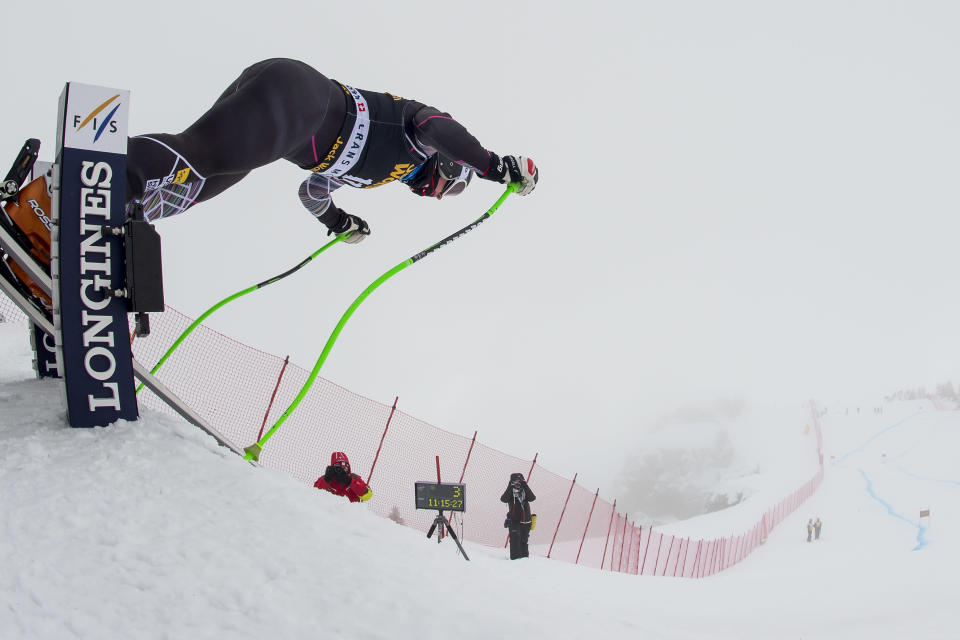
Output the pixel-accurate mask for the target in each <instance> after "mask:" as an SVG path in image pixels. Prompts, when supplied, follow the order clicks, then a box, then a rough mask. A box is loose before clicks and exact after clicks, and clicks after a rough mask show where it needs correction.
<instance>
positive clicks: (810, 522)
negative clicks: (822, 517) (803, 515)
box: [807, 518, 813, 542]
mask: <svg viewBox="0 0 960 640" xmlns="http://www.w3.org/2000/svg"><path fill="white" fill-rule="evenodd" d="M812 539H813V518H810V519H808V520H807V542H810V540H812Z"/></svg>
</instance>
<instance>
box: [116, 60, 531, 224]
mask: <svg viewBox="0 0 960 640" xmlns="http://www.w3.org/2000/svg"><path fill="white" fill-rule="evenodd" d="M281 158H282V159H284V160H287V161H288V162H291V163H293V164H295V165H297V166H299V167H300V168H302V169H305V170H306V171H309V172H311V173H310V176H309V177H308V178H307V179H306V180H304V181H303V183H302V184H301V185H300V194H299V195H300V200H301V201H302V202H303V205H304V206H305V207H306V208H307V210H308V211H309V212H310V213H311V214H313V216H314V217H316V218H317V219H318V220H319V221H320V222H321V223H323V224H324V225H326V227H327V228H328V229H329V230H330V232H331V233H338V234H339V233H345V232H347V231H349V232H351V235H350V236H349V237H348V238H346V242H349V243H356V242H359V241H361V240H363V238H364V237H366V236H367V235H369V234H370V227H369V226H368V225H367V223H366V222H365V221H364V220H363V219H361V218H360V217H359V216H356V215H352V214H348V213H346V212H345V211H343V210H342V209H340V208H339V207H337V206H336V205H335V204H334V203H333V201H332V199H331V194H332V193H333V192H334V191H335V190H336V189H338V188H339V187H342V186H350V187H354V188H359V189H369V188H372V187H379V186H381V185H385V184H389V183H391V182H400V183H403V184H405V185H406V186H407V187H409V188H410V190H411V191H412V192H413V193H415V194H416V195H419V196H429V197H434V198H441V197H444V196H452V195H456V194H458V193H460V192H462V191H463V190H464V189H465V188H466V186H467V185H468V184H469V182H470V179H471V178H472V177H473V175H474V174H476V176H477V177H478V178H482V179H484V180H491V181H493V182H499V183H502V184H509V183H514V182H515V183H517V191H516V193H517V194H518V195H522V196H523V195H527V194H529V193H530V192H531V191H533V189H534V187H535V186H536V184H537V180H538V178H539V174H538V171H537V167H536V165H535V164H534V163H533V160H531V159H530V158H528V157H525V156H514V155H505V156H499V155H497V154H496V153H493V152H492V151H489V150H488V149H487V148H486V147H484V146H483V145H481V144H480V142H479V141H477V139H476V138H474V137H473V135H471V134H470V132H469V131H467V129H466V128H465V127H464V126H463V125H462V124H460V123H459V122H457V121H456V120H454V119H453V117H451V116H450V114H449V113H445V112H443V111H440V110H439V109H437V108H435V107H432V106H429V105H426V104H423V103H421V102H418V101H416V100H411V99H406V98H401V97H399V96H396V95H393V94H390V93H384V92H376V91H368V90H361V89H355V88H353V87H351V86H349V85H346V84H344V83H341V82H337V81H336V80H333V79H331V78H328V77H326V76H324V75H323V74H322V73H320V72H319V71H317V70H316V69H314V68H312V67H310V66H309V65H307V64H305V63H303V62H300V61H299V60H291V59H289V58H271V59H269V60H262V61H260V62H257V63H256V64H254V65H252V66H250V67H248V68H247V69H245V70H244V71H243V73H241V74H240V77H238V78H237V79H236V80H235V81H234V82H233V83H232V84H230V86H228V87H227V89H226V90H225V91H224V92H223V94H222V95H221V96H220V97H219V98H218V99H217V100H216V102H214V104H213V105H212V106H211V107H210V108H209V109H208V110H207V111H206V112H205V113H204V114H203V115H202V116H201V117H200V118H199V119H198V120H197V121H196V122H195V123H193V124H192V125H190V126H189V127H188V128H187V129H186V130H184V131H183V132H181V133H178V134H169V133H151V134H146V135H139V136H134V137H131V138H129V139H128V143H127V203H128V205H129V204H130V203H132V202H134V201H136V202H139V203H140V204H141V205H142V206H143V212H144V216H145V218H146V219H147V220H148V221H155V220H158V219H161V218H166V217H169V216H172V215H176V214H178V213H181V212H183V211H185V210H186V209H188V208H190V207H192V206H193V205H194V204H196V203H198V202H203V201H204V200H209V199H210V198H212V197H214V196H216V195H218V194H219V193H221V192H223V191H224V190H226V189H227V188H229V187H231V186H233V185H234V184H236V183H237V182H239V181H240V180H241V179H243V178H244V177H245V176H246V175H247V174H248V173H250V171H252V170H253V169H256V168H257V167H262V166H264V165H266V164H269V163H271V162H273V161H275V160H279V159H281Z"/></svg>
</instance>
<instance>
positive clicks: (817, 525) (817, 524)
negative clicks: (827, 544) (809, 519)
mask: <svg viewBox="0 0 960 640" xmlns="http://www.w3.org/2000/svg"><path fill="white" fill-rule="evenodd" d="M822 527H823V523H822V522H820V518H817V519H816V520H815V521H814V523H813V539H814V540H819V539H820V529H821V528H822Z"/></svg>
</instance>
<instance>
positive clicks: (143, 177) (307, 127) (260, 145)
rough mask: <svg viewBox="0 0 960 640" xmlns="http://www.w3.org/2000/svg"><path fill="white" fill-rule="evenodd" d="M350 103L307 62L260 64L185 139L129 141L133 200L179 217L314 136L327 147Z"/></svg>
mask: <svg viewBox="0 0 960 640" xmlns="http://www.w3.org/2000/svg"><path fill="white" fill-rule="evenodd" d="M344 101H345V98H344V96H343V92H342V90H340V89H339V87H337V85H336V84H334V83H333V82H332V81H330V80H329V79H328V78H326V77H325V76H324V75H322V74H321V73H319V72H318V71H316V70H315V69H313V68H311V67H309V66H308V65H306V64H304V63H302V62H298V61H296V60H289V59H283V58H279V59H276V58H275V59H271V60H264V61H263V62H259V63H257V64H255V65H253V66H251V67H249V68H248V69H246V70H245V71H244V72H243V73H242V74H241V75H240V77H239V78H237V79H236V80H235V81H234V82H233V83H232V84H231V85H230V86H229V87H227V89H226V91H224V93H223V94H222V95H221V96H220V97H219V98H218V99H217V101H216V102H215V103H214V104H213V106H212V107H211V108H210V109H209V110H208V111H207V112H206V113H204V114H203V115H202V116H201V117H200V118H199V119H198V120H197V121H196V122H195V123H193V124H192V125H190V127H188V128H187V129H186V130H185V131H184V132H182V133H180V134H176V135H172V134H149V135H145V136H139V137H136V138H131V139H130V140H129V142H128V148H127V163H128V169H127V199H128V200H134V199H144V209H145V213H147V217H148V219H156V218H160V217H165V216H169V215H174V214H176V213H180V212H181V211H184V210H185V209H187V208H189V207H190V206H192V205H193V204H195V203H196V202H201V201H203V200H208V199H210V198H211V197H213V196H215V195H217V194H219V193H221V192H222V191H223V190H225V189H227V188H228V187H230V186H232V185H234V184H236V183H237V182H239V181H240V180H241V179H242V178H243V177H244V176H245V175H247V173H249V172H250V171H251V170H252V169H255V168H257V167H260V166H263V165H266V164H269V163H270V162H273V161H274V160H277V159H279V158H282V157H284V156H285V155H287V154H289V153H290V152H291V151H293V150H294V149H297V148H300V147H303V145H304V144H309V143H310V141H311V137H316V136H318V135H319V136H321V137H322V138H323V139H322V140H317V141H316V142H317V143H318V144H320V145H321V146H322V145H326V144H327V142H329V140H327V139H326V137H327V136H329V138H330V140H332V139H333V137H335V136H336V134H337V132H338V131H339V128H340V126H341V124H342V123H343V117H344V115H343V114H344V113H345V106H344V104H345V102H344ZM157 201H159V202H157Z"/></svg>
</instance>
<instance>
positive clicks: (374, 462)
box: [367, 396, 400, 484]
mask: <svg viewBox="0 0 960 640" xmlns="http://www.w3.org/2000/svg"><path fill="white" fill-rule="evenodd" d="M399 399H400V396H396V397H394V399H393V406H392V407H390V415H389V416H387V424H386V426H384V427H383V435H382V436H380V444H379V445H377V454H376V455H375V456H373V464H372V465H370V473H369V474H368V475H367V484H370V478H372V477H373V469H374V467H376V466H377V459H378V458H379V457H380V449H381V448H382V447H383V439H384V438H386V437H387V429H389V428H390V421H391V420H393V412H394V411H396V410H397V400H399Z"/></svg>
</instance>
